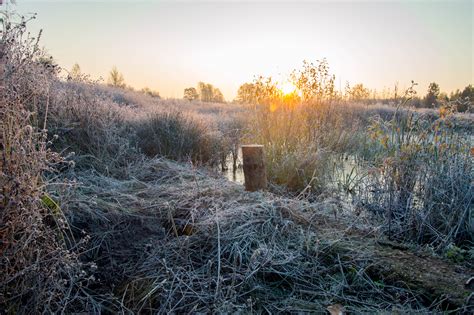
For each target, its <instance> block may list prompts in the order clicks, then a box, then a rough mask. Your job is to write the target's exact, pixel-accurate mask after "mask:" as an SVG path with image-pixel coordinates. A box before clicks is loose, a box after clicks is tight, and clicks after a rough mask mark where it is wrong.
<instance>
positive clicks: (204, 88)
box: [197, 82, 224, 103]
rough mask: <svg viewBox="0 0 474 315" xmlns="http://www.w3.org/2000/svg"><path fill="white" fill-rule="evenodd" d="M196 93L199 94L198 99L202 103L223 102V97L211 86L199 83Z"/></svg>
mask: <svg viewBox="0 0 474 315" xmlns="http://www.w3.org/2000/svg"><path fill="white" fill-rule="evenodd" d="M197 93H198V94H199V99H200V100H201V101H203V102H217V103H221V102H224V95H223V94H222V92H221V91H220V90H219V89H218V88H215V87H214V86H213V85H212V84H209V83H204V82H199V83H198V86H197Z"/></svg>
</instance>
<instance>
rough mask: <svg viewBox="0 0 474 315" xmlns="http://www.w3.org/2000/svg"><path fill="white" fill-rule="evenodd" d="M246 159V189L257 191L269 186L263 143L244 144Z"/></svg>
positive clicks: (244, 157)
mask: <svg viewBox="0 0 474 315" xmlns="http://www.w3.org/2000/svg"><path fill="white" fill-rule="evenodd" d="M242 157H243V160H244V165H243V166H244V177H245V190H247V191H257V190H262V189H266V188H267V172H266V170H265V162H264V157H263V145H258V144H252V145H243V146H242Z"/></svg>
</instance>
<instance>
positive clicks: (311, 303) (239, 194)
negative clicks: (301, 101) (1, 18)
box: [0, 25, 472, 313]
mask: <svg viewBox="0 0 474 315" xmlns="http://www.w3.org/2000/svg"><path fill="white" fill-rule="evenodd" d="M15 32H17V33H15ZM15 32H13V33H5V32H4V33H2V36H3V37H2V42H5V43H8V46H7V47H8V55H9V61H8V66H7V72H6V81H5V82H6V85H7V89H6V90H7V94H6V95H5V96H4V97H3V98H2V103H1V105H2V106H1V111H0V115H1V118H2V125H1V127H2V133H1V135H2V152H1V154H2V162H1V163H2V164H1V170H2V173H1V176H2V177H1V181H2V199H1V202H2V206H3V207H2V210H1V220H2V221H1V222H0V224H1V225H0V231H1V236H2V243H1V246H2V248H1V249H2V266H3V265H4V266H5V270H7V272H4V273H2V276H1V278H0V284H1V289H2V291H1V294H2V295H1V296H0V298H1V299H0V306H1V307H2V308H3V309H6V310H7V311H10V312H15V313H42V312H43V313H58V312H89V313H99V312H105V313H106V312H110V313H119V312H122V313H132V312H136V313H139V312H140V313H141V312H145V313H148V312H150V313H173V312H175V313H181V312H191V313H196V312H201V313H204V312H207V313H230V312H237V313H239V312H240V313H280V312H282V313H285V312H294V313H306V312H307V313H311V312H312V313H322V312H324V311H325V309H326V307H327V306H329V305H334V304H335V303H340V304H343V305H344V306H345V307H346V308H347V310H348V311H351V312H355V313H361V312H369V313H371V312H380V311H382V312H392V311H393V312H401V313H406V312H420V313H427V312H430V311H434V312H436V311H443V310H445V309H449V308H450V309H455V311H456V310H457V311H462V310H463V309H464V310H465V311H467V307H468V306H465V307H464V306H462V301H460V298H459V296H462V295H463V294H464V293H465V292H464V291H463V290H462V289H461V290H458V288H459V285H461V286H462V280H459V279H462V276H463V275H459V273H462V272H466V271H465V270H468V269H461V270H462V271H461V272H459V271H457V270H458V269H456V268H454V267H452V266H449V265H448V266H445V265H443V268H444V269H441V270H442V271H443V274H445V273H446V272H448V274H449V275H455V276H456V277H453V278H452V279H453V280H452V281H455V284H456V285H454V286H446V287H442V288H440V289H439V290H437V291H436V294H434V293H432V292H433V291H432V290H431V287H428V288H426V287H425V286H422V285H426V283H422V284H420V283H418V286H416V287H413V286H412V282H410V279H408V278H410V277H405V278H403V280H398V279H393V278H390V277H386V278H385V277H384V275H385V274H387V273H388V274H392V273H393V270H394V268H391V269H384V268H386V266H378V265H377V260H380V256H377V255H376V251H375V249H374V248H375V239H374V237H375V236H379V233H378V232H377V231H384V230H383V228H382V229H379V226H373V225H372V224H373V222H371V221H367V216H364V215H361V216H359V217H357V216H355V214H354V213H351V212H350V211H349V212H347V211H346V212H345V213H342V212H341V211H340V210H341V208H344V205H343V203H342V202H340V201H338V200H337V199H322V198H321V195H320V193H321V192H325V193H328V192H331V189H333V188H332V187H333V186H331V185H332V184H333V183H332V182H334V181H335V175H334V174H335V173H334V171H333V169H334V167H332V168H331V167H330V165H331V164H332V163H333V162H334V161H336V160H337V159H340V157H341V156H344V155H347V154H348V153H350V154H360V157H361V159H362V158H364V159H365V160H366V161H377V160H378V158H379V157H380V158H382V159H383V158H384V157H386V155H383V153H384V151H383V150H378V149H380V146H381V145H383V144H381V143H380V141H379V143H378V144H377V145H376V144H373V143H370V142H369V141H367V139H368V138H367V137H366V135H367V134H368V131H367V130H366V124H364V123H363V122H362V121H363V119H362V117H364V115H365V114H364V113H366V112H365V111H366V110H367V109H362V108H360V107H357V106H354V107H343V106H327V105H324V104H320V106H319V107H314V106H313V107H312V106H310V104H307V106H301V107H298V108H282V109H280V110H276V111H271V110H269V108H261V109H257V110H261V111H258V112H254V114H255V115H254V116H253V119H255V120H250V121H247V120H246V119H244V118H242V116H245V115H244V114H248V113H250V109H249V108H246V107H244V106H240V105H235V104H209V103H193V102H187V101H173V100H159V99H157V98H151V97H149V96H146V95H143V94H140V93H138V92H133V91H125V90H119V89H115V88H110V87H104V86H100V85H97V84H94V83H91V82H64V81H61V80H60V78H59V77H58V75H57V73H56V72H55V70H54V68H50V67H45V65H44V64H43V63H41V62H39V58H40V57H42V56H43V55H42V53H41V51H40V50H38V48H37V45H36V44H35V42H34V41H31V40H27V41H26V42H25V41H23V40H22V39H21V38H22V37H21V36H24V35H23V34H24V26H23V25H21V26H20V27H19V28H18V29H16V31H15ZM171 106H172V107H173V110H178V111H179V112H181V113H182V114H179V115H177V114H175V112H170V107H171ZM387 111H389V110H387ZM376 112H381V110H377V111H376ZM247 116H248V115H247ZM379 116H382V115H379ZM407 117H409V115H408V116H407ZM385 121H389V119H385ZM384 123H385V122H384ZM247 124H249V125H247ZM245 126H247V127H248V126H252V128H247V129H246V128H245ZM395 127H396V126H395ZM44 129H47V130H44ZM395 130H396V128H395ZM397 132H398V131H397ZM55 135H57V136H56V137H55ZM393 135H394V136H396V135H397V133H394V134H393ZM55 138H57V139H55ZM242 139H243V140H244V141H258V142H260V143H263V144H265V145H266V146H267V162H268V166H269V168H270V170H271V171H270V174H271V176H272V178H271V179H272V180H273V182H274V183H277V184H281V185H285V184H286V185H289V187H290V189H291V190H293V191H296V192H297V193H299V192H300V191H301V189H303V190H304V191H305V194H300V195H299V198H290V197H288V195H284V196H277V195H274V194H272V193H246V192H244V191H243V188H242V187H241V186H239V185H236V184H233V183H229V182H228V181H226V180H224V179H223V178H222V177H221V176H219V175H217V174H216V173H215V172H211V171H210V170H208V169H205V168H201V167H197V165H200V164H208V165H213V164H216V163H219V162H221V163H222V160H223V159H225V157H226V156H227V154H228V153H229V152H233V153H234V154H235V152H236V151H237V147H238V144H239V142H240V141H241V140H242ZM48 140H50V141H51V142H48ZM144 140H147V141H144ZM398 144H407V142H406V141H405V142H403V141H402V142H393V145H394V146H395V147H396V145H398ZM408 144H409V145H411V144H413V143H411V142H408ZM445 144H447V145H448V147H449V142H448V143H445ZM50 148H51V149H54V150H55V151H58V152H60V154H61V155H63V156H67V159H66V160H63V159H61V158H60V156H59V155H58V154H55V153H53V151H52V150H50ZM436 148H437V149H439V148H440V146H438V147H436ZM73 152H74V154H72V153H73ZM361 152H363V154H362V153H361ZM387 152H388V151H387ZM394 152H396V151H394ZM399 152H402V151H399ZM410 152H411V151H410ZM422 152H425V151H422ZM448 152H449V154H447V155H446V157H445V158H443V161H444V162H443V163H445V164H442V166H443V167H444V168H442V169H439V170H438V169H437V167H438V166H439V165H441V164H438V163H434V162H433V160H430V161H431V163H432V164H427V165H428V166H427V168H426V169H427V170H428V171H433V172H431V173H430V172H427V173H424V174H427V175H429V176H428V177H427V179H426V180H425V182H428V181H429V182H433V183H437V182H438V181H439V182H442V183H443V185H444V184H445V183H446V182H445V181H444V180H443V176H442V174H446V173H447V172H446V171H453V172H452V173H449V172H448V174H458V175H459V174H460V172H459V168H458V166H460V165H462V166H463V167H466V160H462V159H456V158H459V157H460V155H458V153H456V152H457V151H448ZM144 153H148V156H147V155H146V154H144ZM379 153H381V154H382V155H381V156H378V155H376V154H379ZM402 153H403V152H402ZM425 153H426V152H425ZM451 153H453V154H455V155H452V154H451ZM156 155H158V156H156ZM163 156H167V157H169V158H173V159H175V160H178V161H181V162H180V163H178V162H175V161H170V160H168V159H165V158H164V157H163ZM462 156H464V155H462ZM425 157H426V156H425ZM430 157H431V156H430ZM371 159H372V160H371ZM413 159H414V160H415V161H416V162H417V163H418V162H420V161H421V160H420V159H419V158H418V155H415V156H414V158H413ZM413 159H411V160H410V161H412V160H413ZM188 160H190V161H191V162H192V163H183V161H188ZM458 162H459V163H458ZM374 163H375V162H374ZM467 163H468V164H467V166H468V167H469V166H471V164H469V162H467ZM470 163H472V162H470ZM407 165H408V166H410V165H411V164H407ZM405 166H406V165H405V164H396V165H395V166H394V167H395V168H394V169H395V170H396V171H392V170H393V169H387V170H386V173H385V175H384V176H383V177H378V179H379V180H381V181H382V183H383V184H386V183H389V182H390V181H394V182H395V183H396V184H398V182H400V180H398V182H397V178H398V177H397V176H398V175H397V174H400V172H399V171H398V170H399V169H400V168H402V167H405ZM404 169H405V170H409V169H410V167H405V168H404ZM434 170H438V171H437V172H436V173H435V172H434ZM464 170H466V169H464ZM315 171H318V172H320V173H317V172H315ZM406 173H407V174H409V171H407V172H406ZM391 174H392V175H393V174H396V176H392V175H391ZM292 176H293V177H292ZM292 178H294V179H292ZM450 178H451V179H454V180H453V181H451V182H450V185H451V186H453V185H455V186H456V187H457V188H456V191H455V192H456V196H458V197H459V196H462V194H458V192H459V191H460V190H459V187H461V188H463V189H464V188H466V187H468V186H467V185H469V183H472V179H471V182H469V181H468V182H466V181H465V179H466V177H465V176H464V177H458V176H457V175H456V176H454V177H451V176H450ZM290 179H291V180H290ZM349 182H350V181H349ZM293 183H294V184H293ZM372 183H374V182H372ZM350 185H352V186H354V185H353V184H350ZM425 186H426V185H425ZM448 186H449V185H448ZM448 186H440V185H438V184H436V186H434V187H435V188H437V187H448ZM307 187H311V189H307ZM366 187H368V186H366ZM381 187H384V186H383V185H381ZM399 187H405V186H399ZM410 187H416V185H410ZM469 187H470V186H469ZM469 187H468V188H469ZM448 188H449V187H448ZM448 188H447V190H445V191H443V193H441V194H438V193H439V191H437V190H429V189H424V190H423V193H426V194H428V195H429V196H433V198H431V197H430V198H431V199H429V200H438V199H437V198H438V197H439V198H441V199H439V201H437V202H438V203H436V204H435V205H437V206H443V207H442V209H441V208H440V209H441V210H442V211H441V214H446V216H444V217H443V218H448V219H449V218H454V219H458V218H461V217H462V216H458V215H457V214H458V213H457V212H456V213H453V212H452V211H451V210H452V209H453V204H445V203H444V202H445V200H446V199H445V198H446V195H449V196H450V197H452V196H453V194H451V192H453V191H454V190H449V189H448ZM354 189H355V188H354ZM469 189H470V188H469ZM314 192H315V193H314ZM389 193H391V194H393V193H395V194H399V195H400V194H403V189H395V190H393V189H392V190H391V191H389ZM462 193H463V194H465V195H464V197H469V196H471V198H472V191H471V190H467V191H466V190H462ZM468 193H471V195H468ZM308 196H309V197H311V196H312V197H314V196H317V197H318V198H319V200H318V199H316V198H308V200H309V199H311V200H312V201H313V202H309V201H307V200H301V199H302V197H308ZM381 196H382V197H383V198H386V194H381ZM422 196H425V195H422ZM456 198H457V197H456ZM384 200H385V199H384ZM427 200H428V199H427ZM466 200H469V199H466V198H464V199H462V198H460V199H459V198H458V199H456V202H455V203H454V205H456V206H457V205H466ZM470 200H471V201H472V199H470ZM468 205H469V204H468ZM389 209H392V208H389ZM437 209H438V208H437ZM456 209H457V208H456ZM459 209H461V208H459ZM462 209H464V211H466V209H468V208H462ZM427 211H428V213H433V212H429V211H432V210H431V209H427ZM450 211H451V212H450ZM467 211H468V217H469V218H470V215H471V212H469V211H472V210H467ZM341 215H344V216H343V217H341ZM433 219H434V218H433ZM438 219H439V218H438ZM454 221H455V220H454ZM423 222H428V221H423ZM429 222H430V227H435V224H434V223H433V222H432V221H429ZM464 223H465V222H463V224H461V225H459V224H458V225H456V226H458V227H460V228H459V233H458V234H456V235H457V236H456V237H461V238H463V239H464V238H465V235H466V233H469V230H468V229H467V228H469V225H465V224H464ZM452 226H453V225H451V224H449V227H452ZM426 227H428V225H425V227H424V228H426ZM438 227H439V226H437V227H436V228H438ZM398 228H399V229H402V228H403V225H400V226H399V227H398ZM354 231H355V232H354ZM420 231H423V230H420ZM449 231H451V230H448V232H449ZM442 232H443V237H442V239H443V240H445V239H447V240H453V241H454V242H457V239H456V238H455V235H454V234H449V233H447V232H445V231H442ZM352 234H355V236H354V235H352ZM423 234H424V233H423ZM445 243H446V242H445ZM390 255H393V252H392V251H389V254H388V255H387V256H386V257H385V258H384V259H385V260H383V261H384V263H387V265H388V262H392V263H393V262H394V261H395V262H396V258H395V259H394V258H393V257H391V256H390ZM404 257H408V258H407V259H412V260H416V258H415V256H414V255H412V254H410V253H406V254H405V256H404ZM433 260H436V259H435V258H433ZM374 266H376V267H374ZM374 268H375V271H374ZM458 268H460V267H458ZM402 269H403V268H402ZM438 273H440V272H438ZM398 274H402V273H397V275H398ZM409 275H412V274H409ZM415 278H416V277H415ZM440 278H441V277H440ZM440 278H436V277H434V279H440ZM449 280H450V281H451V278H450V279H449ZM442 283H443V285H446V281H444V282H442ZM451 288H455V289H456V291H455V292H454V293H453V292H450V293H451V294H457V295H456V296H457V300H456V301H455V302H445V300H444V299H443V294H445V293H446V291H449V290H450V289H451ZM451 291H453V290H451ZM450 303H451V304H450ZM463 307H464V308H463Z"/></svg>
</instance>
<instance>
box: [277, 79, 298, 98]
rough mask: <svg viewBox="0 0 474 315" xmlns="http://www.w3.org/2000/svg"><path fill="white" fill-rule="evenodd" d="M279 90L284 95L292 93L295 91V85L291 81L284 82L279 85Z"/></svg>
mask: <svg viewBox="0 0 474 315" xmlns="http://www.w3.org/2000/svg"><path fill="white" fill-rule="evenodd" d="M280 90H281V91H282V92H283V94H284V95H288V94H292V93H294V92H295V91H296V86H295V85H294V84H293V83H291V82H284V83H283V84H281V85H280Z"/></svg>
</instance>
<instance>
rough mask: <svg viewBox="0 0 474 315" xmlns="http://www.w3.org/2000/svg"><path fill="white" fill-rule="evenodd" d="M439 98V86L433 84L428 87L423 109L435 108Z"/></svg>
mask: <svg viewBox="0 0 474 315" xmlns="http://www.w3.org/2000/svg"><path fill="white" fill-rule="evenodd" d="M438 96H439V85H438V84H437V83H435V82H432V83H430V85H429V86H428V93H427V94H426V96H425V107H430V108H431V107H437V106H438Z"/></svg>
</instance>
